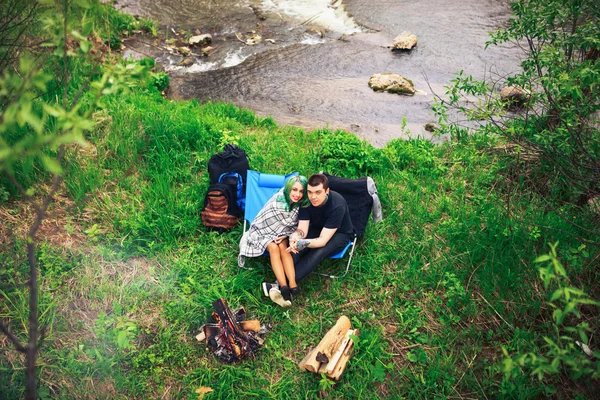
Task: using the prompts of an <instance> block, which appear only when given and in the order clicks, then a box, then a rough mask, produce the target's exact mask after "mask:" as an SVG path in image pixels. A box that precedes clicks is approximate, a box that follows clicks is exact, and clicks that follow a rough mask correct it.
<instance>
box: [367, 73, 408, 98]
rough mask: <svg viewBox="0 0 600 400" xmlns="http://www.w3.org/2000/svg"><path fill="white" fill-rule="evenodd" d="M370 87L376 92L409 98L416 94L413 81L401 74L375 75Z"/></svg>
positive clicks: (370, 80)
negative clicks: (402, 95)
mask: <svg viewBox="0 0 600 400" xmlns="http://www.w3.org/2000/svg"><path fill="white" fill-rule="evenodd" d="M369 87H370V88H371V89H373V90H374V91H376V92H390V93H397V94H404V95H408V96H412V95H413V94H415V93H416V90H415V85H414V84H413V83H412V81H411V80H410V79H406V78H405V77H403V76H402V75H400V74H392V73H382V74H375V75H373V76H371V78H370V79H369Z"/></svg>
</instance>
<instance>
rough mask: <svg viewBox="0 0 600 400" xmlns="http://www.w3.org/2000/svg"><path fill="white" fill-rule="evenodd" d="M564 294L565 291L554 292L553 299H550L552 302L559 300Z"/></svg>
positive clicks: (557, 290)
mask: <svg viewBox="0 0 600 400" xmlns="http://www.w3.org/2000/svg"><path fill="white" fill-rule="evenodd" d="M562 294H563V289H562V288H560V289H556V290H555V291H554V293H552V297H550V301H555V300H557V299H559V298H560V297H561V295H562Z"/></svg>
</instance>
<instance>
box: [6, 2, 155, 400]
mask: <svg viewBox="0 0 600 400" xmlns="http://www.w3.org/2000/svg"><path fill="white" fill-rule="evenodd" d="M41 4H43V5H44V8H42V9H39V10H37V13H36V15H35V17H36V18H39V21H40V23H41V25H42V32H44V33H45V34H46V36H47V37H46V38H44V40H45V41H44V43H43V47H44V48H46V49H47V51H43V52H42V51H40V49H38V48H34V49H32V51H21V50H20V49H18V48H12V49H11V51H13V54H12V57H14V58H15V59H16V60H17V61H16V62H15V65H13V64H12V63H10V64H7V65H5V66H4V68H3V70H2V76H1V77H0V103H1V104H2V106H3V107H2V110H1V111H0V134H1V136H0V172H2V173H3V174H4V176H6V177H7V178H8V180H9V181H10V183H11V184H12V186H13V187H14V188H16V189H17V190H18V191H19V192H20V195H21V196H22V197H23V198H24V199H25V200H26V201H27V202H28V203H29V206H30V207H31V210H32V213H33V218H32V220H31V222H30V227H29V229H28V232H27V235H26V243H27V246H26V248H27V259H28V264H29V273H28V275H27V283H26V285H27V287H28V296H27V297H28V307H26V308H24V310H27V313H28V314H29V316H28V319H27V323H25V324H23V325H22V328H25V330H26V331H27V339H26V340H27V341H26V342H25V341H24V340H21V339H20V337H19V336H21V335H20V332H19V330H18V329H17V328H14V329H15V330H17V333H16V334H15V333H13V327H11V326H10V325H5V324H4V321H0V330H1V331H2V333H3V334H4V335H6V337H7V338H8V340H9V341H10V342H11V344H12V346H14V349H15V350H16V351H18V352H20V353H23V354H24V355H25V363H24V364H25V371H26V384H25V397H26V398H27V399H35V398H37V394H36V393H37V368H36V364H37V362H36V360H37V357H38V353H39V350H40V343H41V342H42V341H43V340H44V336H45V328H44V327H43V325H42V327H41V328H40V321H42V322H44V315H45V312H46V311H48V310H47V309H46V310H44V309H43V308H42V313H41V314H40V312H39V311H40V298H43V294H42V295H40V293H39V285H38V274H39V271H38V266H39V267H40V268H39V269H40V271H44V273H45V274H47V275H48V276H52V275H53V273H52V269H48V264H50V265H51V264H52V261H48V257H47V255H46V254H45V253H44V251H43V250H42V251H41V254H37V250H38V249H37V237H36V235H37V233H38V230H39V229H40V226H41V224H42V222H43V220H44V217H45V215H46V212H47V211H48V208H49V206H50V203H51V202H52V200H53V198H54V195H55V194H56V192H57V191H58V189H59V187H60V184H61V182H62V174H63V168H62V165H61V162H62V161H63V157H64V154H65V147H66V146H68V145H72V144H79V145H83V144H85V139H84V134H85V132H87V131H90V130H91V129H92V128H93V127H94V123H93V121H92V120H91V118H90V117H91V113H92V112H93V110H94V108H95V107H97V106H98V104H99V101H100V99H101V98H102V97H103V96H108V95H111V94H115V93H117V92H120V91H122V89H124V88H127V87H128V86H129V85H130V81H131V78H132V77H134V76H136V75H137V76H141V74H142V72H143V71H144V70H143V68H142V67H141V66H139V65H137V64H127V65H126V64H122V63H117V64H115V65H106V66H105V67H104V70H102V69H101V68H100V67H99V64H100V62H101V61H102V60H103V56H102V54H101V51H102V50H101V49H100V53H99V50H98V49H97V48H96V47H95V46H94V45H95V44H97V42H96V41H95V35H94V24H93V21H91V20H90V19H89V18H88V17H87V10H88V9H90V8H91V7H92V4H91V3H90V2H88V1H86V0H79V1H78V2H76V3H75V4H70V3H69V2H68V1H52V0H46V1H43V2H41ZM17 16H18V13H17ZM77 17H80V18H77ZM14 43H16V42H13V44H14ZM77 63H82V64H89V65H90V67H88V68H86V69H87V71H89V72H90V74H89V75H88V76H87V78H88V79H87V81H86V82H85V83H84V84H83V85H81V86H79V87H78V88H77V91H75V92H72V93H71V91H72V90H73V87H72V86H76V85H77V83H78V81H77V80H74V79H71V72H72V71H71V68H72V65H77ZM53 66H58V67H59V68H58V70H59V73H58V74H56V76H57V77H58V79H59V80H60V87H61V89H62V93H60V92H59V91H57V93H53V94H55V97H54V98H52V97H50V96H48V94H49V93H50V92H51V91H52V89H51V88H50V86H49V83H50V82H51V81H52V75H51V74H50V73H49V72H50V71H51V67H53ZM44 68H47V70H44ZM73 83H75V85H73ZM82 95H85V96H86V97H87V98H86V101H85V102H82V103H80V102H79V100H80V96H82ZM82 104H84V105H83V106H82ZM34 162H38V165H40V166H41V167H42V168H43V169H44V170H45V171H47V172H48V173H49V174H51V175H52V176H53V179H52V184H51V188H50V189H49V190H48V191H46V192H44V193H43V194H41V195H40V194H36V193H35V190H34V187H28V186H29V185H27V184H26V185H25V186H24V185H23V182H22V181H21V182H20V181H19V178H20V177H19V175H17V174H15V172H22V173H24V174H25V175H27V174H28V173H30V172H31V170H32V169H33V165H34ZM21 166H23V167H22V168H18V167H21ZM15 167H17V168H15ZM11 283H12V284H14V285H20V284H21V283H20V282H17V281H16V280H15V279H13V280H12V282H11ZM17 293H18V294H20V295H21V296H19V298H20V299H24V298H25V297H26V296H25V295H24V293H21V292H19V291H17ZM4 296H6V295H5V294H3V297H4ZM42 307H43V304H42ZM24 343H26V344H24ZM40 393H41V394H42V395H43V391H42V392H40Z"/></svg>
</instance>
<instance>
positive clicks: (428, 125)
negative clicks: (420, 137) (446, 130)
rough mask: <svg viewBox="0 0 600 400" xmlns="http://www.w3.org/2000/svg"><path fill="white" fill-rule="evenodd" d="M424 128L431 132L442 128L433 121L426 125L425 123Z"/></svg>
mask: <svg viewBox="0 0 600 400" xmlns="http://www.w3.org/2000/svg"><path fill="white" fill-rule="evenodd" d="M423 128H424V129H425V130H426V131H427V132H431V133H434V132H435V131H437V130H439V129H440V128H439V127H438V126H437V125H436V124H434V123H433V122H428V123H426V124H425V125H423Z"/></svg>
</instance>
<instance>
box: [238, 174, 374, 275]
mask: <svg viewBox="0 0 600 400" xmlns="http://www.w3.org/2000/svg"><path fill="white" fill-rule="evenodd" d="M296 175H298V173H297V172H293V173H291V174H288V175H285V176H284V175H272V174H263V173H261V172H258V171H252V170H248V175H247V179H246V210H245V213H244V233H245V232H246V229H247V228H249V226H250V224H251V223H252V221H253V220H254V218H255V217H256V215H257V214H258V213H259V211H260V210H261V209H262V207H263V206H264V204H265V203H266V202H267V201H268V200H269V199H270V198H271V196H273V194H275V193H276V192H277V191H278V190H279V189H281V188H282V187H283V185H284V184H285V182H286V181H287V179H288V178H289V177H291V176H296ZM326 175H327V177H328V179H329V186H330V188H331V189H332V190H334V191H336V192H338V193H340V194H341V195H342V196H343V197H344V198H345V199H346V201H347V202H348V207H349V209H350V218H351V219H352V224H353V225H354V230H355V233H354V237H353V239H352V240H349V241H348V244H347V245H346V247H345V248H344V249H343V250H342V251H340V252H339V253H337V254H334V255H333V256H331V257H330V258H331V259H342V258H343V257H344V256H345V255H346V253H347V252H348V250H350V255H349V257H348V263H347V264H346V270H345V272H344V273H343V275H341V276H345V275H346V274H347V273H348V271H349V270H350V264H351V262H352V257H353V255H354V248H355V245H356V241H357V239H358V238H359V237H360V236H362V235H363V234H364V231H365V228H366V226H367V222H368V220H369V215H370V214H371V209H372V208H374V207H373V206H374V204H377V208H376V210H377V212H376V213H374V214H373V219H374V220H375V222H377V221H378V220H380V219H381V213H380V205H379V199H378V198H377V190H376V188H375V184H374V183H373V180H372V179H371V178H361V179H346V178H339V177H336V176H333V175H328V174H326ZM242 268H244V269H253V268H248V267H242ZM317 273H318V274H319V275H322V276H326V277H328V278H332V279H333V278H339V277H341V276H335V275H330V274H323V273H319V272H317Z"/></svg>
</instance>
